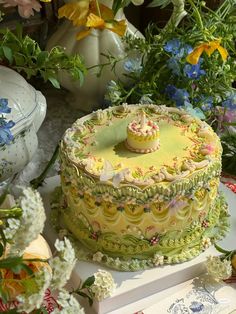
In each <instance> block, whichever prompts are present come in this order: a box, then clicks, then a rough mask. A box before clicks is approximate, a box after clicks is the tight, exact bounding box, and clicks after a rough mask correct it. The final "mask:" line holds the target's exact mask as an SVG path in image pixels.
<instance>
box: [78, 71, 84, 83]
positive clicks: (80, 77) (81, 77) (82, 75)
mask: <svg viewBox="0 0 236 314" xmlns="http://www.w3.org/2000/svg"><path fill="white" fill-rule="evenodd" d="M83 84H84V73H83V72H82V71H80V70H79V85H80V86H82V85H83Z"/></svg>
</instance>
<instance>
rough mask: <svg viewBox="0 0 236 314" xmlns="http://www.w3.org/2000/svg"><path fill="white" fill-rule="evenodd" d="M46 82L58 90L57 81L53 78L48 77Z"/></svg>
mask: <svg viewBox="0 0 236 314" xmlns="http://www.w3.org/2000/svg"><path fill="white" fill-rule="evenodd" d="M48 80H49V81H50V82H51V83H52V85H53V86H54V87H55V88H58V89H59V88H60V87H61V86H60V83H59V82H58V80H57V79H56V78H54V77H49V78H48Z"/></svg>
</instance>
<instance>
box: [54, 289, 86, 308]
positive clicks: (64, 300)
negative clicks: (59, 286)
mask: <svg viewBox="0 0 236 314" xmlns="http://www.w3.org/2000/svg"><path fill="white" fill-rule="evenodd" d="M57 303H58V304H59V305H60V306H61V307H62V309H55V310H54V311H53V312H52V314H84V309H83V308H82V307H81V306H80V304H79V302H77V300H76V299H75V298H74V297H73V295H71V294H69V293H68V292H67V291H65V290H62V291H60V292H59V294H58V298H57Z"/></svg>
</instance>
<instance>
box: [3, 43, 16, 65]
mask: <svg viewBox="0 0 236 314" xmlns="http://www.w3.org/2000/svg"><path fill="white" fill-rule="evenodd" d="M2 49H3V53H4V56H5V58H6V59H7V60H8V61H9V63H10V64H12V61H13V54H12V50H11V48H9V47H7V46H2Z"/></svg>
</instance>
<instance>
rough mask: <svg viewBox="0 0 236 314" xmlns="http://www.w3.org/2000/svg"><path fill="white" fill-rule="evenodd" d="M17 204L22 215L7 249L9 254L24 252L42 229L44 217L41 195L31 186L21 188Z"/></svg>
mask: <svg viewBox="0 0 236 314" xmlns="http://www.w3.org/2000/svg"><path fill="white" fill-rule="evenodd" d="M19 206H20V207H21V208H22V216H21V218H20V220H19V221H20V224H19V228H18V229H17V230H16V232H15V234H14V239H13V241H12V245H11V246H10V249H9V253H8V254H9V255H11V256H13V255H19V254H22V253H23V252H24V250H25V248H26V247H27V246H28V245H29V244H30V243H31V242H32V241H33V240H35V239H36V238H37V237H38V235H39V234H40V233H41V232H42V231H43V227H44V222H45V219H46V215H45V211H44V207H43V202H42V199H41V196H40V194H39V193H38V192H37V191H35V190H32V189H31V188H26V189H24V190H23V196H22V197H21V198H20V199H19Z"/></svg>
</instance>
